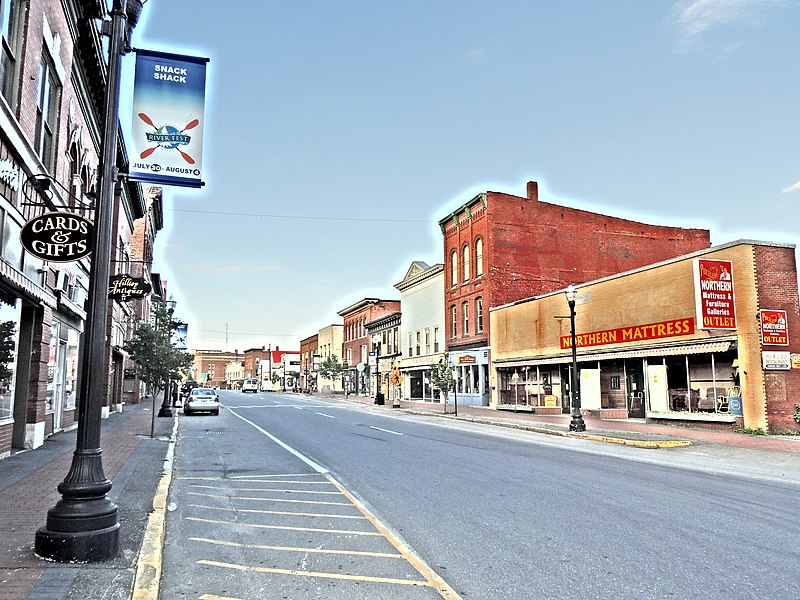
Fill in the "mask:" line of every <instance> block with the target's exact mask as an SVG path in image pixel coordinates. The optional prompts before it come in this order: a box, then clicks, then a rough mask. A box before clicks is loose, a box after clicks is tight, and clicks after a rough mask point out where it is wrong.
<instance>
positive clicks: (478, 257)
mask: <svg viewBox="0 0 800 600" xmlns="http://www.w3.org/2000/svg"><path fill="white" fill-rule="evenodd" d="M481 275H483V238H478V239H477V240H475V277H480V276H481Z"/></svg>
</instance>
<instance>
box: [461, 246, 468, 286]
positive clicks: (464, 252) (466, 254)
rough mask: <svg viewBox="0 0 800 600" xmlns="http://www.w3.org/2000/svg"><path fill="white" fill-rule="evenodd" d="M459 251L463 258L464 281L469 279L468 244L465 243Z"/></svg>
mask: <svg viewBox="0 0 800 600" xmlns="http://www.w3.org/2000/svg"><path fill="white" fill-rule="evenodd" d="M461 252H462V258H463V259H464V281H469V246H467V245H466V244H465V245H464V248H463V249H462V251H461Z"/></svg>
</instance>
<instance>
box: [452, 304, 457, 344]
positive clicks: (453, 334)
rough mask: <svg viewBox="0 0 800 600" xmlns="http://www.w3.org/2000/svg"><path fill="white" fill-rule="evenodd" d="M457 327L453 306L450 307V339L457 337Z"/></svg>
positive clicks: (454, 307)
mask: <svg viewBox="0 0 800 600" xmlns="http://www.w3.org/2000/svg"><path fill="white" fill-rule="evenodd" d="M457 325H458V319H457V318H456V305H455V304H453V305H452V306H451V307H450V337H451V338H455V337H456V335H457V332H456V327H457Z"/></svg>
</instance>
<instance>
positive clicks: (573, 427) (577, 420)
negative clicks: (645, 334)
mask: <svg viewBox="0 0 800 600" xmlns="http://www.w3.org/2000/svg"><path fill="white" fill-rule="evenodd" d="M564 293H565V294H566V296H567V304H569V325H570V331H571V332H572V372H571V373H570V383H569V389H570V394H571V395H572V420H571V421H570V422H569V430H570V431H586V423H584V422H583V415H581V393H580V390H579V389H578V351H577V347H576V343H575V299H576V298H577V297H578V290H576V289H575V286H574V285H572V284H570V285H569V286H568V287H567V289H566V290H565V292H564Z"/></svg>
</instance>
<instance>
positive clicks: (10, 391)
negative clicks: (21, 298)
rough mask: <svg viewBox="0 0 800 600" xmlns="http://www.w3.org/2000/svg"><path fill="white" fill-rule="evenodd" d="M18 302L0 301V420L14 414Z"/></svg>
mask: <svg viewBox="0 0 800 600" xmlns="http://www.w3.org/2000/svg"><path fill="white" fill-rule="evenodd" d="M19 304H20V303H19V302H16V303H15V304H14V305H8V304H5V303H2V302H0V421H2V420H4V419H10V418H12V417H13V414H14V386H15V383H16V355H17V343H18V342H19V313H20V311H19V308H18V305H19Z"/></svg>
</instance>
